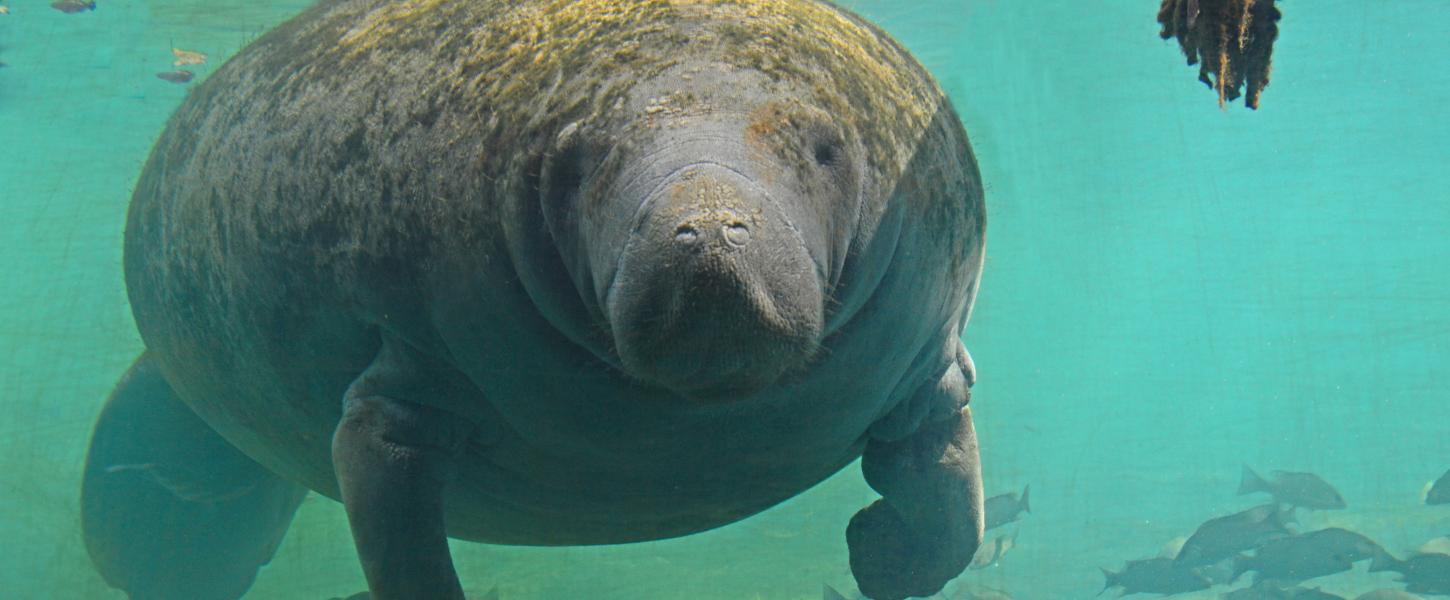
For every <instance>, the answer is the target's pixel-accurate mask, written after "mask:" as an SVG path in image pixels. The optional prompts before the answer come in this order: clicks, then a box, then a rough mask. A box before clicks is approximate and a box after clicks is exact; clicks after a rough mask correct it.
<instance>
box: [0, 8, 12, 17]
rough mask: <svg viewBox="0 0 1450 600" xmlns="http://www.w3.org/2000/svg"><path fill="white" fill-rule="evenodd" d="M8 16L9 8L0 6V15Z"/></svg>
mask: <svg viewBox="0 0 1450 600" xmlns="http://www.w3.org/2000/svg"><path fill="white" fill-rule="evenodd" d="M8 14H10V7H9V6H0V15H8Z"/></svg>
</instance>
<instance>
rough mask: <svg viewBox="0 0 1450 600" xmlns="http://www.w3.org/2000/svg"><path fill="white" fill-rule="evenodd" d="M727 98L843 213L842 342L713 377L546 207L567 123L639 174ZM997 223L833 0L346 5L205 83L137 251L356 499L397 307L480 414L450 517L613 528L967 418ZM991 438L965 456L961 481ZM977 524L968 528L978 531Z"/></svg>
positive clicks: (507, 527)
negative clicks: (673, 371) (701, 382)
mask: <svg viewBox="0 0 1450 600" xmlns="http://www.w3.org/2000/svg"><path fill="white" fill-rule="evenodd" d="M732 115H733V116H732ZM704 118H708V119H715V120H714V121H712V122H713V123H716V125H718V126H719V127H726V128H725V129H719V130H718V131H721V132H725V133H727V134H729V135H730V136H734V137H731V139H732V140H734V139H737V138H738V140H740V144H741V145H740V147H741V148H745V150H743V152H746V153H747V154H748V155H749V156H750V157H752V158H751V160H753V161H763V162H764V163H769V164H770V165H773V166H772V167H770V169H768V170H767V171H764V172H766V173H767V174H768V177H767V179H770V178H772V177H774V178H776V179H771V180H770V181H766V180H762V181H763V182H764V183H762V185H766V184H769V185H775V186H777V187H782V186H783V187H782V189H786V188H788V189H790V190H792V196H791V197H790V198H784V199H778V200H780V201H781V202H787V203H790V205H791V207H792V210H796V212H797V213H799V214H808V215H812V217H811V218H810V219H806V220H802V221H800V222H799V223H796V224H795V225H797V226H799V227H800V228H801V229H802V231H803V235H806V236H807V237H810V236H816V237H819V238H821V239H824V240H825V241H826V243H825V244H823V246H822V247H823V248H826V249H825V250H822V251H820V252H818V253H814V254H813V255H812V258H813V259H815V260H816V262H817V266H818V267H819V269H820V273H819V275H821V277H822V281H823V282H824V289H822V290H821V293H822V298H824V300H823V304H822V306H821V307H820V311H821V312H822V314H823V317H822V323H823V326H822V327H823V329H822V331H821V334H820V339H818V340H815V343H816V344H817V345H818V346H819V348H818V349H817V350H818V351H817V352H815V353H814V354H812V355H811V356H810V359H809V362H808V363H806V364H804V365H803V366H801V368H798V369H794V370H792V371H791V372H790V373H788V374H787V375H786V376H785V377H783V378H782V379H781V380H780V381H778V382H777V383H776V384H775V385H773V386H771V387H770V388H768V389H766V390H763V391H761V392H759V393H755V394H752V395H750V396H748V397H741V398H735V399H732V400H731V401H729V402H722V403H714V404H700V403H691V402H685V401H682V399H681V398H680V397H679V396H678V395H676V394H674V393H672V392H670V391H669V390H667V389H662V388H659V387H656V386H651V385H649V384H648V383H647V382H645V381H642V380H641V379H640V378H638V377H636V376H634V375H633V374H631V373H629V372H627V370H625V369H623V368H622V367H621V363H620V361H619V356H618V353H617V351H616V348H615V347H614V346H613V343H612V341H611V340H612V339H613V338H611V336H610V333H611V332H610V327H611V326H612V325H611V324H610V323H608V322H607V321H606V320H604V319H603V317H601V315H600V313H599V311H598V307H597V306H595V305H594V304H592V300H591V299H590V298H589V296H590V295H591V294H592V293H594V292H597V291H598V290H586V289H584V288H585V287H587V285H586V284H587V283H588V282H587V281H584V282H583V283H581V280H580V279H578V278H577V277H582V276H580V275H578V273H579V272H576V271H574V270H571V269H573V268H574V267H573V266H571V265H570V264H569V262H568V258H567V256H568V255H569V250H568V247H569V246H571V245H572V244H575V243H580V244H583V243H584V242H585V241H588V240H583V241H580V240H575V239H572V238H570V237H568V236H564V237H561V236H559V235H558V234H557V233H555V234H552V235H546V234H544V233H541V232H546V231H552V230H550V229H549V227H551V225H550V223H549V221H548V218H546V217H547V215H546V212H547V211H548V210H549V208H548V206H547V205H546V206H542V207H541V201H540V197H541V195H543V196H547V194H546V193H544V192H546V191H547V190H548V189H549V185H550V182H551V181H554V180H556V179H557V178H558V177H561V176H560V175H559V174H558V173H559V171H560V169H559V168H557V164H558V163H559V162H560V161H561V160H562V159H561V156H566V155H568V152H571V151H572V150H568V149H569V148H572V147H573V146H571V145H570V144H571V142H570V140H572V139H574V138H575V137H584V138H588V139H590V140H593V141H592V142H590V143H591V144H594V145H596V146H598V145H601V144H602V145H605V146H607V147H608V148H609V149H610V151H609V152H608V154H607V158H604V159H601V161H599V162H598V163H597V164H593V165H592V168H591V170H590V171H589V173H588V175H587V177H584V176H583V175H581V176H580V177H584V179H585V181H587V182H593V183H594V184H597V186H596V188H595V189H596V191H597V190H606V191H607V190H613V191H616V192H617V191H618V190H620V189H627V188H628V186H629V185H633V184H636V183H638V182H637V181H635V180H636V179H639V177H636V175H638V173H639V172H640V171H638V164H639V157H640V156H645V155H648V156H654V155H653V154H647V153H646V150H649V149H651V148H655V146H656V145H658V141H659V140H661V139H674V138H671V137H670V136H675V137H679V138H680V139H684V138H688V137H689V135H690V131H691V130H690V127H691V125H690V123H694V122H698V119H704ZM691 119H696V120H695V121H692V120H691ZM721 123H723V124H724V125H720V124H721ZM727 126H728V127H727ZM722 135H723V134H722ZM812 136H814V137H816V138H819V137H822V136H826V137H830V138H831V139H834V140H836V143H837V146H838V147H839V148H840V152H841V157H840V159H839V160H840V161H841V162H842V164H843V165H844V166H841V167H839V169H840V170H839V172H838V173H839V174H838V175H837V176H834V177H835V178H834V179H831V180H830V181H828V182H827V181H825V180H821V179H819V178H816V179H812V178H811V177H812V176H809V175H804V174H802V173H805V172H806V171H807V170H808V169H809V168H814V167H811V166H810V165H813V164H815V163H817V162H819V163H822V164H825V163H828V162H832V161H835V160H836V159H835V157H833V156H828V157H825V158H822V157H821V155H820V151H819V146H812V145H810V144H809V143H808V139H811V138H812ZM732 143H734V142H732ZM652 144H653V145H652ZM732 147H734V146H732ZM762 157H764V158H762ZM631 178H633V179H631ZM781 182H786V183H781ZM827 190H830V193H831V194H836V195H838V196H840V199H839V201H837V200H832V201H831V202H825V201H821V200H820V198H823V197H825V196H824V194H826V192H827ZM598 193H599V194H605V192H603V191H599V192H598ZM832 197H833V198H834V197H835V196H832ZM586 198H587V194H586ZM545 199H547V198H545ZM596 217H598V218H601V219H605V220H607V219H609V218H612V216H611V215H596ZM984 224H985V216H984V205H983V197H982V188H981V181H980V176H979V174H978V171H977V166H976V162H975V158H974V157H973V156H972V153H971V149H970V147H969V145H968V142H967V138H966V134H965V132H964V131H963V130H962V127H961V123H960V121H959V119H958V118H957V116H956V113H955V111H954V110H953V109H952V107H951V105H950V103H948V102H947V100H946V98H945V97H944V95H943V93H942V91H941V90H940V89H939V88H938V87H937V85H936V83H935V82H934V81H933V80H932V78H931V77H930V76H929V75H928V74H927V73H926V72H925V71H924V70H923V69H922V68H921V67H920V65H918V64H917V63H916V61H915V60H914V59H913V58H912V57H911V56H910V55H909V54H908V53H907V52H906V51H905V50H904V49H902V48H901V47H900V46H899V45H897V44H896V43H895V42H894V41H892V40H891V39H890V38H889V37H888V36H886V35H885V34H884V33H882V32H881V31H880V30H879V29H877V28H876V27H874V26H872V25H870V24H869V23H867V22H865V21H864V20H862V19H860V18H859V17H856V16H854V15H852V14H849V13H847V12H846V11H843V10H841V9H839V8H836V7H834V6H832V5H830V4H828V3H825V2H815V1H807V0H759V1H750V2H747V1H729V0H718V1H705V0H614V1H605V0H528V1H501V0H423V1H412V2H396V1H391V0H390V1H381V0H342V1H325V2H322V3H320V4H319V5H317V6H315V7H313V8H312V9H310V10H308V11H307V12H305V13H304V14H302V15H301V16H299V17H298V18H296V19H294V20H292V21H290V22H288V23H287V24H285V25H283V26H281V27H279V28H278V29H277V30H275V31H272V32H270V33H269V34H267V35H265V36H264V37H262V38H261V39H259V40H258V41H257V42H256V43H254V44H253V45H252V46H250V47H248V48H247V49H246V50H244V51H243V52H242V53H240V54H239V55H237V56H236V57H235V58H233V59H232V60H231V61H230V62H228V63H227V64H226V65H225V66H224V67H222V68H221V69H219V70H218V71H217V72H216V73H215V74H214V75H213V76H212V77H210V78H209V79H208V80H207V81H206V82H205V83H204V84H202V85H200V86H198V87H197V88H195V89H194V90H193V93H192V95H191V96H190V97H189V98H188V99H187V101H186V102H185V103H184V104H183V106H182V107H181V108H180V109H179V110H178V111H177V113H176V114H175V115H174V116H173V118H172V119H171V121H170V123H169V124H168V128H167V130H166V132H165V133H164V134H163V135H162V137H161V138H160V140H159V141H158V143H157V146H156V148H155V150H154V152H153V154H152V156H151V159H150V161H149V162H148V164H147V167H146V170H145V172H144V173H143V174H142V177H141V179H140V181H139V183H138V185H137V189H136V193H135V196H134V198H133V202H132V208H131V213H130V217H129V222H128V225H127V236H126V248H125V250H126V259H125V266H126V278H127V284H128V290H129V293H130V295H131V300H132V307H133V311H134V313H135V316H136V320H137V325H138V328H139V329H140V332H141V334H142V337H143V339H144V340H145V342H146V345H147V348H148V352H149V353H150V356H151V357H152V359H154V360H155V361H156V363H157V366H158V367H159V368H160V370H161V372H162V373H163V374H164V375H165V376H166V379H167V381H168V382H169V383H170V384H171V385H172V387H173V388H174V389H175V390H176V393H177V394H178V396H179V397H180V398H181V399H182V400H183V401H184V402H185V403H186V404H187V405H188V406H190V407H191V408H192V409H193V410H195V411H196V412H197V414H198V415H199V416H200V417H201V418H202V419H203V420H204V421H205V422H206V423H207V424H209V425H210V426H211V427H213V428H214V429H215V430H216V431H217V432H218V433H220V434H221V435H222V436H223V437H224V438H225V439H226V440H227V441H229V442H231V443H232V444H234V445H236V446H237V447H238V448H239V449H241V450H242V451H243V452H244V453H246V454H247V455H248V456H250V457H251V458H253V459H255V460H256V461H257V462H259V463H260V464H262V465H263V466H265V467H267V468H268V469H271V470H273V471H274V472H276V473H277V474H279V475H281V476H283V477H285V478H287V479H289V480H292V481H295V482H297V483H300V484H302V485H305V486H307V487H309V488H311V489H313V490H316V491H319V492H321V493H323V494H327V495H329V496H332V497H338V495H339V489H338V483H337V474H336V473H335V472H334V470H333V462H332V457H331V452H330V442H331V439H332V435H333V431H334V429H335V428H336V426H337V423H338V422H339V419H340V417H341V413H342V398H343V395H344V392H345V391H346V390H347V389H348V387H349V385H351V384H352V383H353V382H354V380H356V379H357V378H358V376H359V374H360V373H362V372H363V371H364V370H365V369H366V368H368V365H369V364H372V363H373V361H374V358H375V357H376V356H377V355H378V353H379V347H380V344H381V342H380V340H381V339H383V337H384V336H385V335H386V336H389V337H390V339H395V340H398V342H397V343H399V344H402V345H405V346H407V347H408V348H410V349H411V351H412V352H416V353H417V354H418V355H419V356H421V357H424V358H423V359H420V361H419V362H420V364H427V365H429V367H428V368H429V369H432V370H433V371H430V374H429V376H428V377H427V378H426V379H427V380H428V381H433V382H440V384H439V385H438V386H437V389H436V390H431V391H430V392H429V393H427V394H420V395H419V397H417V398H406V400H409V401H411V402H417V403H421V404H425V405H427V406H429V407H430V410H432V409H437V410H441V411H445V412H446V413H447V414H449V415H453V416H454V417H456V418H457V419H461V420H464V421H466V422H468V423H469V424H470V427H471V429H470V431H472V433H471V434H470V435H471V437H470V439H469V440H468V441H467V443H466V444H464V445H463V449H462V451H461V452H462V454H461V456H460V457H459V458H458V459H457V461H456V465H455V468H453V469H452V471H453V475H452V477H454V479H453V480H452V483H450V484H449V485H448V486H447V490H446V497H445V502H444V510H445V511H446V513H447V524H448V531H447V533H448V534H449V535H451V536H454V537H460V538H466V539H473V540H480V541H490V542H496V543H508V544H544V545H548V544H595V543H619V542H628V541H639V540H649V539H659V538H665V537H671V536H678V535H685V534H689V533H693V532H697V531H701V530H705V529H709V528H712V527H717V526H720V525H723V524H726V523H730V522H733V521H736V520H739V519H741V518H744V517H746V516H749V515H751V514H754V513H756V512H759V511H760V510H763V509H765V508H767V507H769V506H771V505H773V504H775V503H778V502H780V501H782V500H784V499H786V498H789V497H791V496H793V495H795V494H797V493H799V492H801V491H802V490H804V489H806V488H808V487H810V486H812V485H814V484H815V483H817V482H819V481H821V480H823V479H824V478H826V477H828V476H829V475H831V474H832V473H834V472H835V471H837V470H839V469H840V468H841V467H843V466H845V465H846V464H848V463H850V462H851V461H852V460H854V459H855V458H857V457H858V456H860V455H861V453H862V452H863V450H866V449H867V448H868V446H869V444H871V443H872V441H873V440H879V441H880V442H882V443H886V442H890V443H897V442H900V443H901V444H906V445H910V444H914V443H926V442H919V441H918V442H913V441H912V440H922V439H927V438H930V437H931V436H929V435H927V436H925V437H923V436H917V435H916V434H917V433H918V432H919V431H922V430H924V429H932V427H940V426H941V425H940V424H941V423H945V422H955V421H952V420H953V419H958V418H960V417H959V416H958V415H960V414H961V413H960V409H961V408H962V407H963V406H964V405H965V403H966V401H967V394H966V391H965V387H964V385H962V384H960V383H959V382H960V381H963V380H965V381H967V382H968V383H967V384H969V383H970V381H971V378H972V377H974V374H973V373H970V367H969V359H967V358H966V355H965V350H964V349H963V348H961V343H960V341H959V336H960V334H961V331H962V329H963V327H965V324H966V321H967V318H968V316H969V314H970V309H971V304H972V300H973V298H974V296H975V293H976V286H977V281H978V277H979V273H980V269H981V264H982V258H983V243H984V237H983V236H984V233H983V232H984V226H985V225H984ZM608 251H610V250H609V249H606V250H601V251H599V253H598V254H599V255H604V254H607V253H608ZM612 251H614V252H616V253H617V252H618V251H619V250H618V249H613V250H612ZM813 252H815V251H814V250H813ZM562 274H568V275H573V276H575V277H576V279H570V277H569V276H567V275H562ZM963 365H967V366H963ZM953 369H957V371H953ZM944 373H946V374H948V375H944ZM951 373H956V374H955V375H951ZM952 377H955V379H952ZM963 378H965V379H963ZM948 380H950V381H952V382H958V383H952V384H950V385H944V384H942V382H943V381H948ZM923 390H929V391H930V390H935V391H931V392H930V393H927V392H923ZM965 418H966V419H967V424H968V425H969V424H970V419H969V417H965ZM924 423H927V424H931V423H935V424H937V425H927V426H924V425H923V424H924ZM913 436H915V437H913ZM937 442H940V440H937ZM972 444H973V448H974V447H975V446H974V444H975V442H974V440H973V442H972ZM927 445H928V446H930V445H931V444H929V443H928V444H927ZM937 445H938V446H940V444H937ZM949 447H955V446H949ZM974 460H975V457H974V456H973V457H972V461H970V462H971V464H970V465H969V466H970V467H971V468H970V469H968V468H965V467H962V468H958V467H951V468H948V469H946V470H945V471H943V472H947V471H949V472H950V473H952V474H951V475H950V477H951V478H957V479H952V480H951V481H952V482H955V483H953V484H952V485H968V484H971V481H969V480H970V479H971V477H973V476H975V473H976V471H975V462H974ZM933 468H935V467H933ZM933 473H936V471H933V472H932V473H928V474H926V475H923V477H924V478H925V479H923V480H922V482H920V483H912V484H902V485H904V486H906V487H902V488H901V489H900V490H898V492H899V493H901V494H911V493H913V492H912V491H911V490H912V489H914V488H911V486H913V485H920V486H927V487H931V486H932V485H937V484H938V483H940V482H936V483H932V482H928V481H926V480H928V479H930V480H932V481H933V482H934V481H936V480H934V479H932V478H933V477H938V476H939V475H940V474H939V473H936V474H933ZM961 478H965V479H961ZM963 482H966V483H963ZM873 485H874V484H873ZM977 485H979V482H977ZM937 487H941V486H940V485H937ZM878 489H880V488H878ZM882 491H883V493H884V494H887V496H888V500H889V499H890V495H891V493H892V492H887V491H886V490H882ZM974 492H975V493H976V500H975V502H977V503H978V504H979V503H980V494H979V492H980V490H975V491H974ZM943 493H946V492H943ZM950 494H956V496H953V497H957V496H960V497H961V498H965V499H966V500H964V501H970V499H971V497H972V494H971V493H967V491H960V490H957V491H951V492H950ZM979 513H980V510H977V514H976V519H977V520H978V522H977V525H976V527H977V530H978V531H977V534H976V535H977V536H978V537H979V536H980V523H979V521H980V514H979ZM922 518H927V517H922ZM959 525H960V527H955V528H953V532H954V533H953V535H954V536H956V537H953V538H952V541H951V543H952V544H954V545H955V547H957V548H959V549H960V548H961V545H962V544H966V543H969V542H970V543H971V544H973V547H974V544H975V542H974V541H972V540H971V539H970V538H971V537H972V535H971V531H970V530H971V529H972V527H971V522H970V519H968V520H966V521H962V522H961V523H959ZM970 556H971V553H970V552H966V554H965V557H958V558H966V559H969V558H970ZM962 565H963V566H964V565H965V563H962ZM957 570H960V569H957ZM936 578H938V577H934V579H936ZM928 587H929V586H928ZM891 594H892V593H890V592H888V593H884V595H883V597H889V596H890V595H891Z"/></svg>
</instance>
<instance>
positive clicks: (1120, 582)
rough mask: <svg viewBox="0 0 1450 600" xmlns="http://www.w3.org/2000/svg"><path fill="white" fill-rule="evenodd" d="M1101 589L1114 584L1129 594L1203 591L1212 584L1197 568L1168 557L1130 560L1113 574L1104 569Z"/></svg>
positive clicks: (1105, 589) (1103, 590) (1125, 593)
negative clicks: (1186, 565)
mask: <svg viewBox="0 0 1450 600" xmlns="http://www.w3.org/2000/svg"><path fill="white" fill-rule="evenodd" d="M1103 579H1104V581H1103V589H1102V591H1100V592H1098V593H1099V594H1101V593H1103V592H1106V591H1108V589H1110V588H1113V587H1121V588H1123V595H1125V596H1126V595H1128V594H1181V593H1184V592H1194V591H1198V590H1206V589H1208V588H1209V586H1211V585H1213V583H1212V582H1210V581H1209V580H1208V579H1207V578H1206V577H1204V576H1202V575H1200V574H1199V573H1198V571H1196V570H1194V569H1192V568H1189V567H1185V566H1183V565H1180V564H1178V563H1176V562H1174V561H1173V560H1171V559H1167V558H1149V559H1145V560H1130V561H1128V564H1127V565H1125V566H1124V567H1123V570H1122V571H1119V572H1117V573H1114V572H1112V571H1109V570H1107V569H1103Z"/></svg>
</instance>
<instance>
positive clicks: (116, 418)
mask: <svg viewBox="0 0 1450 600" xmlns="http://www.w3.org/2000/svg"><path fill="white" fill-rule="evenodd" d="M306 493H307V492H306V490H305V489H304V488H302V487H300V486H298V485H295V484H292V483H289V482H287V481H284V480H282V479H280V478H278V477H277V476H276V475H273V474H272V473H270V472H268V471H267V470H266V469H264V468H262V467H261V466H260V465H258V464H257V463H256V462H254V461H252V460H251V459H250V458H247V457H246V456H245V455H243V454H242V453H241V452H240V451H238V450H237V449H236V448H233V447H232V446H231V445H230V444H228V443H227V442H226V441H225V440H223V439H222V438H221V436H219V435H217V434H216V432H214V431H212V429H211V428H210V427H209V426H207V425H206V423H204V422H203V421H202V420H201V419H200V418H198V417H197V416H196V414H195V413H193V412H192V411H191V409H190V408H188V407H187V406H186V405H184V404H182V403H181V401H180V400H179V399H178V398H177V397H176V395H175V393H174V392H173V391H172V389H171V386H170V385H168V384H167V383H166V380H165V379H164V378H163V377H162V375H161V373H160V372H159V371H158V370H157V369H156V367H155V365H154V364H152V363H151V362H150V361H149V360H148V359H147V357H146V355H145V354H143V355H142V356H141V358H139V359H137V361H136V363H135V364H134V365H132V366H131V369H130V371H128V372H127V373H126V375H125V376H124V377H123V378H122V379H121V381H120V382H119V383H118V384H117V385H116V389H115V390H114V391H113V392H112V394H111V397H110V399H109V400H108V401H107V402H106V406H105V408H104V409H102V411H101V416H100V418H99V419H97V421H96V428H95V431H94V433H92V435H91V447H90V451H89V453H88V455H87V456H86V467H85V474H84V477H83V480H82V485H81V526H82V530H83V532H84V534H85V540H86V549H87V551H89V553H90V555H91V560H92V562H94V563H95V565H96V567H97V569H98V570H100V572H101V575H102V576H103V577H104V578H105V580H106V582H107V583H109V584H111V585H112V586H114V587H116V588H120V589H122V590H125V591H126V592H127V594H128V595H129V596H130V597H131V598H133V599H142V598H145V599H172V598H175V599H182V598H185V599H188V600H190V599H196V600H210V599H217V600H231V599H235V598H240V597H241V596H242V594H244V593H246V591H247V588H249V587H251V585H252V581H253V579H255V578H256V574H257V569H259V568H260V567H261V566H262V565H264V564H266V563H267V562H268V561H269V560H271V558H272V555H273V554H274V553H275V552H276V550H277V546H278V545H279V544H280V543H281V540H282V537H283V535H284V534H285V533H286V531H287V526H288V525H289V524H290V523H291V521H292V515H293V514H294V513H295V512H296V511H297V507H298V506H299V505H300V504H301V502H302V498H303V497H304V496H305V495H306Z"/></svg>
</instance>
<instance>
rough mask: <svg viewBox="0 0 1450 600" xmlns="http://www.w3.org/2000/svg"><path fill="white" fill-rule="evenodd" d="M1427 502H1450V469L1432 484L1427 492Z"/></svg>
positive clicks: (1431, 503) (1430, 503) (1434, 503)
mask: <svg viewBox="0 0 1450 600" xmlns="http://www.w3.org/2000/svg"><path fill="white" fill-rule="evenodd" d="M1425 504H1429V505H1430V506H1435V505H1437V504H1450V471H1446V472H1445V474H1444V475H1441V476H1440V478H1439V479H1436V480H1435V483H1432V484H1430V490H1429V491H1427V492H1425Z"/></svg>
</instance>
